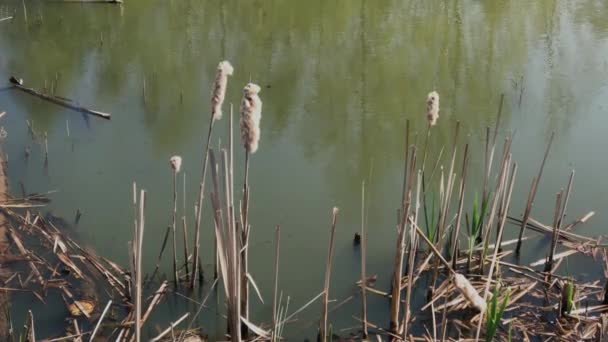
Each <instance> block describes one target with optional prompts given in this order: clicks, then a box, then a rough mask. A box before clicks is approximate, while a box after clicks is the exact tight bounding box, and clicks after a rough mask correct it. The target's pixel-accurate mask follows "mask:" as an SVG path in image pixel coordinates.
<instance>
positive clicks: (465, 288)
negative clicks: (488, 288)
mask: <svg viewBox="0 0 608 342" xmlns="http://www.w3.org/2000/svg"><path fill="white" fill-rule="evenodd" d="M454 286H456V288H457V289H458V291H460V293H462V295H463V296H464V298H465V299H466V300H467V302H469V304H470V305H471V306H472V307H474V308H475V309H477V310H478V311H479V312H485V310H486V301H485V300H483V298H481V296H480V295H479V293H478V292H477V290H475V288H474V287H473V285H471V283H470V282H469V280H468V279H467V278H465V276H463V275H462V274H460V273H455V272H454Z"/></svg>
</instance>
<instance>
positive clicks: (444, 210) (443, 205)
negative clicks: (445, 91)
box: [431, 121, 460, 295]
mask: <svg viewBox="0 0 608 342" xmlns="http://www.w3.org/2000/svg"><path fill="white" fill-rule="evenodd" d="M459 133H460V121H456V127H455V128H454V143H453V146H454V149H453V150H452V159H451V162H450V170H449V173H448V177H447V178H448V181H447V184H446V188H445V191H444V196H443V201H442V202H441V196H440V206H439V220H438V221H439V222H438V223H437V230H436V234H435V235H436V236H437V244H436V247H437V249H438V250H442V249H443V232H444V230H445V227H446V223H447V217H448V213H449V211H450V203H451V199H452V192H453V191H452V190H453V188H454V180H455V178H456V174H455V173H454V165H455V163H456V152H457V151H458V136H459ZM442 184H443V183H442ZM438 267H439V261H438V260H436V261H435V263H434V265H433V275H432V278H431V295H432V293H433V291H434V290H435V282H436V281H437V276H438Z"/></svg>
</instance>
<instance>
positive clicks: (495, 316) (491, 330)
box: [485, 286, 511, 342]
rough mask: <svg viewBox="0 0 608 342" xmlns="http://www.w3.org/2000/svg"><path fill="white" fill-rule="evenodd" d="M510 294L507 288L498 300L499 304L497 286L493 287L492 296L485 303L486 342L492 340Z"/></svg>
mask: <svg viewBox="0 0 608 342" xmlns="http://www.w3.org/2000/svg"><path fill="white" fill-rule="evenodd" d="M510 295H511V290H509V289H507V291H506V293H505V294H504V297H503V299H502V300H501V301H500V306H499V301H498V297H499V296H500V295H499V293H498V286H496V287H495V288H494V293H493V295H492V298H491V299H490V300H488V305H487V307H488V312H487V315H486V339H485V340H486V342H491V341H493V340H494V336H495V335H496V329H497V328H498V326H499V325H500V320H501V319H502V317H503V315H504V313H505V309H506V308H507V303H508V302H509V297H510ZM509 331H510V330H509Z"/></svg>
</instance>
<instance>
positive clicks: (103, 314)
mask: <svg viewBox="0 0 608 342" xmlns="http://www.w3.org/2000/svg"><path fill="white" fill-rule="evenodd" d="M111 305H112V300H109V301H108V304H106V307H105V308H104V309H103V312H102V313H101V316H100V317H99V320H97V324H95V329H93V332H92V333H91V337H90V338H89V342H93V339H94V338H95V335H96V334H97V330H99V326H100V325H101V322H102V321H103V319H104V317H106V313H108V310H109V309H110V306H111Z"/></svg>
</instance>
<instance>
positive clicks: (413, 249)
mask: <svg viewBox="0 0 608 342" xmlns="http://www.w3.org/2000/svg"><path fill="white" fill-rule="evenodd" d="M417 179H418V181H417V184H416V207H415V209H414V224H413V225H410V251H409V255H408V268H407V269H408V277H407V291H406V297H405V309H404V310H405V312H404V314H403V335H402V339H403V340H404V341H405V340H406V338H407V333H408V330H409V329H408V328H409V322H410V317H411V308H410V306H411V298H412V288H413V287H414V282H415V278H414V264H415V262H416V253H417V249H418V236H417V235H416V230H415V227H416V226H417V225H418V210H419V209H420V188H421V182H422V172H421V171H420V170H419V171H418V177H417Z"/></svg>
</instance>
